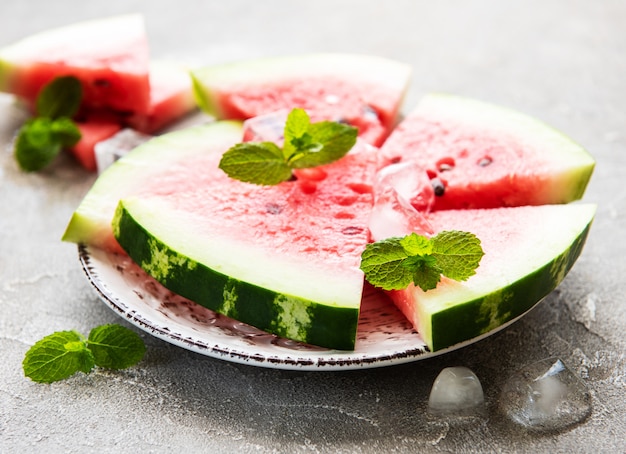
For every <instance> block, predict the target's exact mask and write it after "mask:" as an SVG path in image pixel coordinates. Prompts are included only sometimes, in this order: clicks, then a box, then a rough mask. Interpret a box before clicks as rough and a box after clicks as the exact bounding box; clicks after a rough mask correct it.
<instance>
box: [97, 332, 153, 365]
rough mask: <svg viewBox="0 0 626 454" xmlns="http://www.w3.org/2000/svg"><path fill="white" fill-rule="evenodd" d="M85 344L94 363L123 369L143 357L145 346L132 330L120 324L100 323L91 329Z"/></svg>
mask: <svg viewBox="0 0 626 454" xmlns="http://www.w3.org/2000/svg"><path fill="white" fill-rule="evenodd" d="M87 346H88V347H89V349H90V350H91V351H92V353H93V356H94V359H95V362H96V365H97V366H100V367H106V368H108V369H125V368H127V367H130V366H132V365H134V364H136V363H138V362H139V361H141V359H142V358H143V355H144V354H145V352H146V346H145V344H144V343H143V341H142V340H141V337H139V336H138V335H137V334H136V333H135V332H134V331H131V330H130V329H128V328H125V327H123V326H121V325H115V324H111V325H102V326H98V327H96V328H94V329H92V330H91V332H90V333H89V339H88V340H87Z"/></svg>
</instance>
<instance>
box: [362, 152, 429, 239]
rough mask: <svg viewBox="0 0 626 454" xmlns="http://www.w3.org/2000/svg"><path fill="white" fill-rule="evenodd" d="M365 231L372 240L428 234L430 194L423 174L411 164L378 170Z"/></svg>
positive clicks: (421, 170) (425, 176)
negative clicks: (367, 229)
mask: <svg viewBox="0 0 626 454" xmlns="http://www.w3.org/2000/svg"><path fill="white" fill-rule="evenodd" d="M374 193H375V194H376V199H375V200H374V207H373V209H372V212H371V214H370V219H369V229H370V233H371V235H372V239H373V240H374V241H379V240H382V239H385V238H390V237H394V236H405V235H408V234H409V233H412V232H415V233H418V234H420V235H430V234H432V233H433V228H432V226H431V225H430V223H429V222H428V220H427V219H426V217H425V216H424V214H422V212H421V211H418V210H417V209H416V208H415V206H418V207H421V209H422V210H423V211H424V212H427V211H428V209H429V207H430V205H431V204H432V199H433V198H434V194H433V192H432V186H431V185H430V181H429V180H428V176H427V174H426V172H424V171H423V169H421V168H420V167H418V166H417V165H415V164H394V165H391V166H388V167H386V168H384V169H383V170H381V171H380V172H379V175H378V179H377V181H376V184H375V188H374Z"/></svg>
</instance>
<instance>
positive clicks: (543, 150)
mask: <svg viewBox="0 0 626 454" xmlns="http://www.w3.org/2000/svg"><path fill="white" fill-rule="evenodd" d="M381 154H382V156H383V162H384V164H388V163H393V162H413V163H416V164H418V165H419V166H421V167H422V168H423V169H424V171H426V172H427V173H428V175H429V177H430V178H431V180H432V183H433V187H434V188H435V194H436V195H437V197H436V198H435V200H434V203H433V204H432V206H431V207H430V208H431V209H434V210H440V209H462V208H494V207H500V206H519V205H542V204H554V203H566V202H570V201H573V200H577V199H579V198H581V197H582V195H583V193H584V191H585V188H586V186H587V183H588V181H589V179H590V177H591V173H592V171H593V168H594V160H593V158H592V157H591V156H590V155H589V154H588V153H587V152H586V151H585V150H584V149H583V148H582V147H580V146H579V145H578V144H576V143H574V142H573V141H572V140H570V139H569V138H568V137H566V136H564V135H563V134H561V133H559V132H557V131H556V130H554V129H552V128H550V127H549V126H547V125H545V124H543V123H541V122H540V121H538V120H536V119H534V118H531V117H528V116H526V115H523V114H521V113H518V112H514V111H511V110H507V109H505V108H502V107H498V106H493V105H490V104H486V103H483V102H480V101H475V100H470V99H466V98H461V97H456V96H451V95H443V94H431V95H428V96H426V97H425V98H424V99H423V100H422V101H421V102H420V103H419V105H418V106H417V108H416V109H415V110H414V111H413V112H412V113H411V114H410V115H409V116H408V117H407V118H405V119H404V120H403V121H402V123H401V124H400V125H399V126H398V128H396V129H395V130H394V132H393V134H392V135H391V136H390V137H389V139H388V140H387V141H386V142H385V144H384V146H383V147H382V149H381ZM417 208H422V207H417Z"/></svg>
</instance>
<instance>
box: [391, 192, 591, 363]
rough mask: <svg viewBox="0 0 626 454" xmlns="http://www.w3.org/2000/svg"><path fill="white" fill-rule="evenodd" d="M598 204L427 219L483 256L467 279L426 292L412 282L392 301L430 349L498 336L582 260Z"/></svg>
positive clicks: (452, 214)
mask: <svg viewBox="0 0 626 454" xmlns="http://www.w3.org/2000/svg"><path fill="white" fill-rule="evenodd" d="M595 210H596V207H595V205H593V204H577V203H575V204H566V205H542V206H524V207H514V208H493V209H476V210H444V211H436V212H433V213H430V214H429V215H428V216H427V217H428V220H429V222H430V224H431V225H432V226H433V229H434V231H435V232H440V231H443V230H464V231H470V232H472V233H474V234H475V235H476V236H478V238H480V240H481V243H482V247H483V250H484V252H485V255H484V256H483V258H482V260H481V262H480V266H479V267H478V269H477V270H476V274H475V275H474V276H472V277H470V278H469V279H468V280H467V281H464V282H456V281H452V280H449V279H446V278H442V281H441V282H440V283H439V285H438V286H437V288H436V289H434V290H429V291H427V292H424V291H422V290H421V289H420V288H416V287H415V286H413V285H411V286H409V287H408V288H407V289H405V290H399V291H392V292H389V293H388V294H389V296H390V297H391V299H392V300H393V301H394V303H395V304H396V306H397V307H398V308H399V309H400V310H401V311H402V312H403V314H404V315H405V316H406V317H407V318H408V319H409V320H410V321H411V322H412V323H413V326H415V328H416V329H417V331H418V332H419V333H420V336H421V337H422V339H423V340H424V341H425V342H426V344H427V345H428V346H429V348H430V349H431V351H437V350H441V349H443V348H446V347H450V346H453V345H455V344H458V343H460V342H463V341H466V340H469V339H474V338H476V337H478V336H480V335H483V334H485V333H488V332H490V331H493V330H494V329H497V328H499V327H501V326H503V325H505V324H506V323H507V322H510V321H511V320H514V319H515V318H516V317H518V316H520V315H522V314H524V313H525V312H526V311H528V310H530V309H531V308H532V307H533V306H534V305H535V304H536V303H537V302H539V301H540V300H541V299H542V298H543V297H544V296H546V295H547V294H548V293H549V292H550V291H552V290H553V289H554V288H556V286H557V285H558V284H559V283H560V282H561V281H562V280H563V279H564V277H565V275H566V274H567V272H568V271H569V270H570V268H571V267H572V266H573V264H574V262H575V261H576V259H577V258H578V256H579V254H580V252H581V250H582V248H583V245H584V243H585V240H586V237H587V234H588V232H589V229H590V226H591V223H592V221H593V218H594V215H595Z"/></svg>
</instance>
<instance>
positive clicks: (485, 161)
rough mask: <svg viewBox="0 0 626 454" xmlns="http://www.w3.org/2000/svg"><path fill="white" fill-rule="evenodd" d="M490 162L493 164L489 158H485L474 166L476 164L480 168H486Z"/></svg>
mask: <svg viewBox="0 0 626 454" xmlns="http://www.w3.org/2000/svg"><path fill="white" fill-rule="evenodd" d="M492 162H493V159H491V158H490V157H489V156H485V157H484V158H481V159H480V160H479V161H478V162H477V163H476V164H478V165H479V166H481V167H487V166H488V165H489V164H491V163H492Z"/></svg>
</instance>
